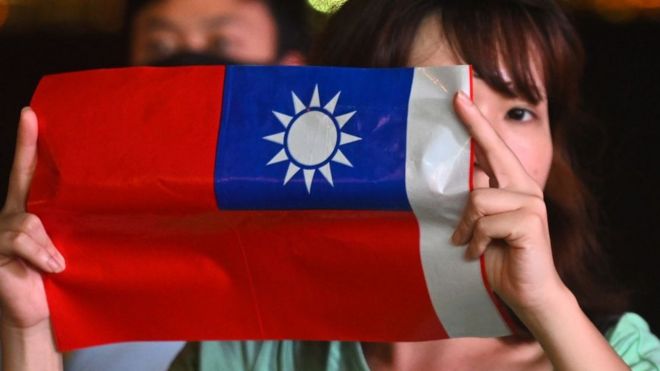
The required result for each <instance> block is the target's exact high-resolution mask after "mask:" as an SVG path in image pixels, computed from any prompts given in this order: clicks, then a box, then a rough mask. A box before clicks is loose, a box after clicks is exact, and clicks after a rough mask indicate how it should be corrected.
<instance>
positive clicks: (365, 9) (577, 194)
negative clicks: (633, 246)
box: [310, 0, 627, 330]
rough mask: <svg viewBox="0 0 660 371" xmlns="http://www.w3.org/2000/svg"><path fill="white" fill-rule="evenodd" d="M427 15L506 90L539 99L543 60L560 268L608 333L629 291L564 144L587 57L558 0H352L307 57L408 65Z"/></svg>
mask: <svg viewBox="0 0 660 371" xmlns="http://www.w3.org/2000/svg"><path fill="white" fill-rule="evenodd" d="M429 16H437V17H438V19H439V21H440V25H441V27H442V30H443V34H444V37H445V38H446V40H447V41H448V43H449V45H450V47H451V48H452V49H453V51H454V52H455V54H456V55H457V56H458V57H459V58H460V59H462V60H463V61H465V63H468V64H471V65H472V66H473V69H474V71H475V72H476V73H477V74H478V75H479V76H480V77H481V78H482V79H483V80H484V81H485V82H486V83H487V84H488V85H489V86H490V87H491V88H493V89H494V90H496V91H498V92H499V93H501V94H504V95H505V96H510V97H512V96H520V97H522V98H524V99H526V100H528V101H530V102H532V103H537V102H538V101H539V100H540V99H542V96H541V91H540V89H539V87H537V86H536V83H535V79H534V76H533V75H532V71H533V67H534V65H536V66H538V67H539V70H540V72H541V73H542V80H543V83H544V87H545V90H546V97H547V99H548V107H549V115H550V122H551V131H552V139H553V146H554V158H553V162H552V167H551V170H550V175H549V178H548V182H547V184H546V188H545V201H546V204H547V209H548V220H549V225H550V234H551V239H552V245H553V255H554V260H555V265H556V267H557V270H558V272H559V274H560V276H561V277H562V279H563V281H564V282H565V284H566V285H567V286H568V287H569V288H570V289H571V291H573V293H574V294H575V295H576V297H577V298H578V301H579V302H580V305H581V307H582V308H583V310H584V311H585V312H586V313H587V315H588V316H589V317H590V318H591V319H592V320H593V321H594V323H596V325H597V326H599V328H601V330H603V329H604V328H606V327H608V326H609V325H610V324H611V323H612V321H613V320H616V319H617V318H618V315H620V314H621V312H622V311H623V310H624V309H625V308H626V306H627V298H626V295H625V293H623V291H621V290H617V289H615V288H614V286H613V285H611V284H609V283H607V284H606V283H605V282H606V281H608V279H610V278H611V275H610V274H609V271H608V268H607V264H606V260H605V259H604V256H603V252H602V248H601V246H600V245H599V243H598V240H597V238H596V229H595V219H596V218H595V216H596V214H595V212H594V209H593V206H595V205H594V202H593V200H592V198H591V195H590V193H589V192H588V190H587V189H586V188H585V186H584V184H583V183H582V181H581V180H580V179H579V178H578V177H577V175H576V173H575V171H574V170H573V164H572V161H571V157H570V154H569V151H568V149H567V141H566V140H567V138H568V136H570V130H571V129H572V128H574V125H572V124H573V121H572V120H573V119H574V118H575V117H576V115H577V113H578V102H579V79H580V77H581V72H582V64H583V59H584V58H583V50H582V46H581V43H580V41H579V39H578V37H577V35H576V32H575V31H574V29H573V27H572V26H571V23H570V22H569V20H568V19H567V17H566V15H565V14H564V12H563V11H562V9H561V8H560V7H559V6H558V5H557V4H556V3H555V2H554V1H551V0H388V1H382V0H349V1H348V2H347V3H346V4H345V5H344V6H342V8H340V9H339V10H338V11H337V12H336V13H335V14H334V16H333V17H332V18H331V19H330V20H329V22H328V24H327V27H326V29H325V31H324V33H323V34H322V35H321V37H320V39H319V40H318V42H317V43H316V45H315V46H314V47H313V49H312V53H311V55H310V60H311V62H312V63H313V64H321V65H332V66H358V67H400V66H405V65H407V63H408V57H409V55H410V52H411V48H412V45H413V41H414V38H415V36H416V34H417V31H418V29H419V26H420V25H421V23H422V22H423V21H424V20H425V19H426V18H427V17H429ZM530 56H538V57H539V58H538V59H534V60H532V59H531V58H530ZM502 69H503V70H505V71H506V72H507V73H508V74H509V76H510V79H511V83H510V84H507V82H506V81H505V79H504V77H503V76H502V74H501V70H502Z"/></svg>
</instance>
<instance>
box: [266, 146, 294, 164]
mask: <svg viewBox="0 0 660 371" xmlns="http://www.w3.org/2000/svg"><path fill="white" fill-rule="evenodd" d="M288 159H289V156H287V155H286V151H285V150H284V148H282V149H281V150H280V151H279V152H277V154H276V155H275V156H273V158H271V159H270V161H268V163H267V164H266V166H268V165H272V164H276V163H278V162H282V161H286V160H288Z"/></svg>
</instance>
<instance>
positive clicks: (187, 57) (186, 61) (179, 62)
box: [149, 51, 241, 67]
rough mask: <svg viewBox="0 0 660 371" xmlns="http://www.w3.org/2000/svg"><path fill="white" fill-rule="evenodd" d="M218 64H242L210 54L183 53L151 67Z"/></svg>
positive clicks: (152, 63)
mask: <svg viewBox="0 0 660 371" xmlns="http://www.w3.org/2000/svg"><path fill="white" fill-rule="evenodd" d="M217 64H224V65H228V64H241V63H239V62H237V61H235V60H231V59H228V58H224V57H220V56H217V55H214V54H210V53H204V52H191V51H182V52H178V53H175V54H172V55H170V56H167V57H165V58H161V59H158V60H155V61H153V62H150V63H149V65H150V66H155V67H172V66H200V65H201V66H204V65H217Z"/></svg>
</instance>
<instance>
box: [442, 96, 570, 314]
mask: <svg viewBox="0 0 660 371" xmlns="http://www.w3.org/2000/svg"><path fill="white" fill-rule="evenodd" d="M454 106H455V110H456V113H457V114H458V116H459V118H460V119H461V120H462V121H463V122H464V124H465V126H466V128H467V129H468V131H469V133H470V135H471V136H472V137H473V139H474V140H475V141H476V145H477V146H476V147H477V153H476V154H477V156H476V160H477V164H478V167H479V168H480V169H482V170H483V171H484V172H485V173H486V174H487V175H488V177H489V178H490V188H477V189H474V190H473V191H472V192H471V193H470V196H469V201H468V203H467V206H466V208H465V211H464V214H463V216H462V218H461V220H460V222H459V224H458V226H457V227H456V230H455V232H454V235H453V237H452V240H453V242H454V243H456V244H458V245H464V244H468V247H467V251H466V255H467V257H468V258H470V259H477V258H479V257H481V256H482V255H484V256H485V264H486V272H487V275H488V280H489V283H490V285H491V287H492V289H493V290H494V291H495V292H496V293H497V294H498V295H499V296H500V297H501V298H502V299H503V300H504V301H505V302H506V303H507V304H508V305H509V306H510V307H511V308H512V309H514V311H516V312H517V313H519V314H521V313H520V312H521V311H522V313H530V312H532V313H533V312H535V311H537V310H547V309H548V304H551V303H549V300H553V298H554V297H556V296H555V295H553V293H562V292H565V291H566V287H565V286H564V284H563V283H562V281H561V279H560V278H559V274H558V273H557V270H556V269H555V265H554V262H553V258H552V249H551V245H550V234H549V229H548V220H547V213H546V208H545V202H544V200H543V189H542V188H541V185H539V184H537V182H536V181H535V180H534V179H533V178H532V177H530V176H529V175H528V173H527V171H526V170H525V168H524V167H523V165H522V164H521V162H520V161H519V159H518V158H517V157H516V155H515V154H514V153H513V151H511V149H510V148H509V147H508V146H507V145H506V143H505V142H504V141H503V140H502V138H501V137H500V136H499V135H498V133H497V132H496V130H495V129H494V128H493V126H492V125H491V124H490V123H489V121H488V119H486V117H484V115H482V113H481V112H480V111H479V109H478V108H477V106H476V105H475V104H474V103H472V102H471V101H470V100H469V98H467V97H466V96H465V95H463V94H462V93H459V94H457V97H456V99H455V100H454Z"/></svg>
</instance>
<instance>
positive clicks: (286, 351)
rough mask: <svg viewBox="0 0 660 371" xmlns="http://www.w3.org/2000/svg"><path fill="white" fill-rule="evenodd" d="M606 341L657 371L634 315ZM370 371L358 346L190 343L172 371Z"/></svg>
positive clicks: (634, 364) (640, 366)
mask: <svg viewBox="0 0 660 371" xmlns="http://www.w3.org/2000/svg"><path fill="white" fill-rule="evenodd" d="M605 337H606V338H607V340H608V341H609V343H610V345H611V346H612V348H614V350H615V351H616V352H617V353H618V354H619V355H620V356H621V358H623V360H624V361H625V362H626V364H628V366H630V367H631V369H632V370H633V371H648V370H656V371H660V341H658V338H657V337H655V336H654V335H653V334H652V333H651V331H650V329H649V326H648V324H647V323H646V322H645V321H644V320H643V319H642V318H641V317H640V316H638V315H637V314H634V313H626V314H624V315H623V316H622V317H621V319H620V320H619V322H618V323H617V324H616V325H615V326H614V327H612V328H611V329H610V330H609V331H607V333H606V334H605ZM218 370H236V371H242V370H246V371H247V370H251V371H266V370H287V371H289V370H319V371H320V370H324V371H369V367H368V365H367V361H366V359H365V357H364V354H363V353H362V347H361V346H360V343H357V342H339V341H331V342H312V341H291V340H287V341H210V342H202V343H189V344H188V345H186V347H185V348H184V350H183V351H182V352H181V353H180V354H179V356H178V357H177V359H176V360H175V361H174V363H173V364H172V366H171V367H170V371H218Z"/></svg>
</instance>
